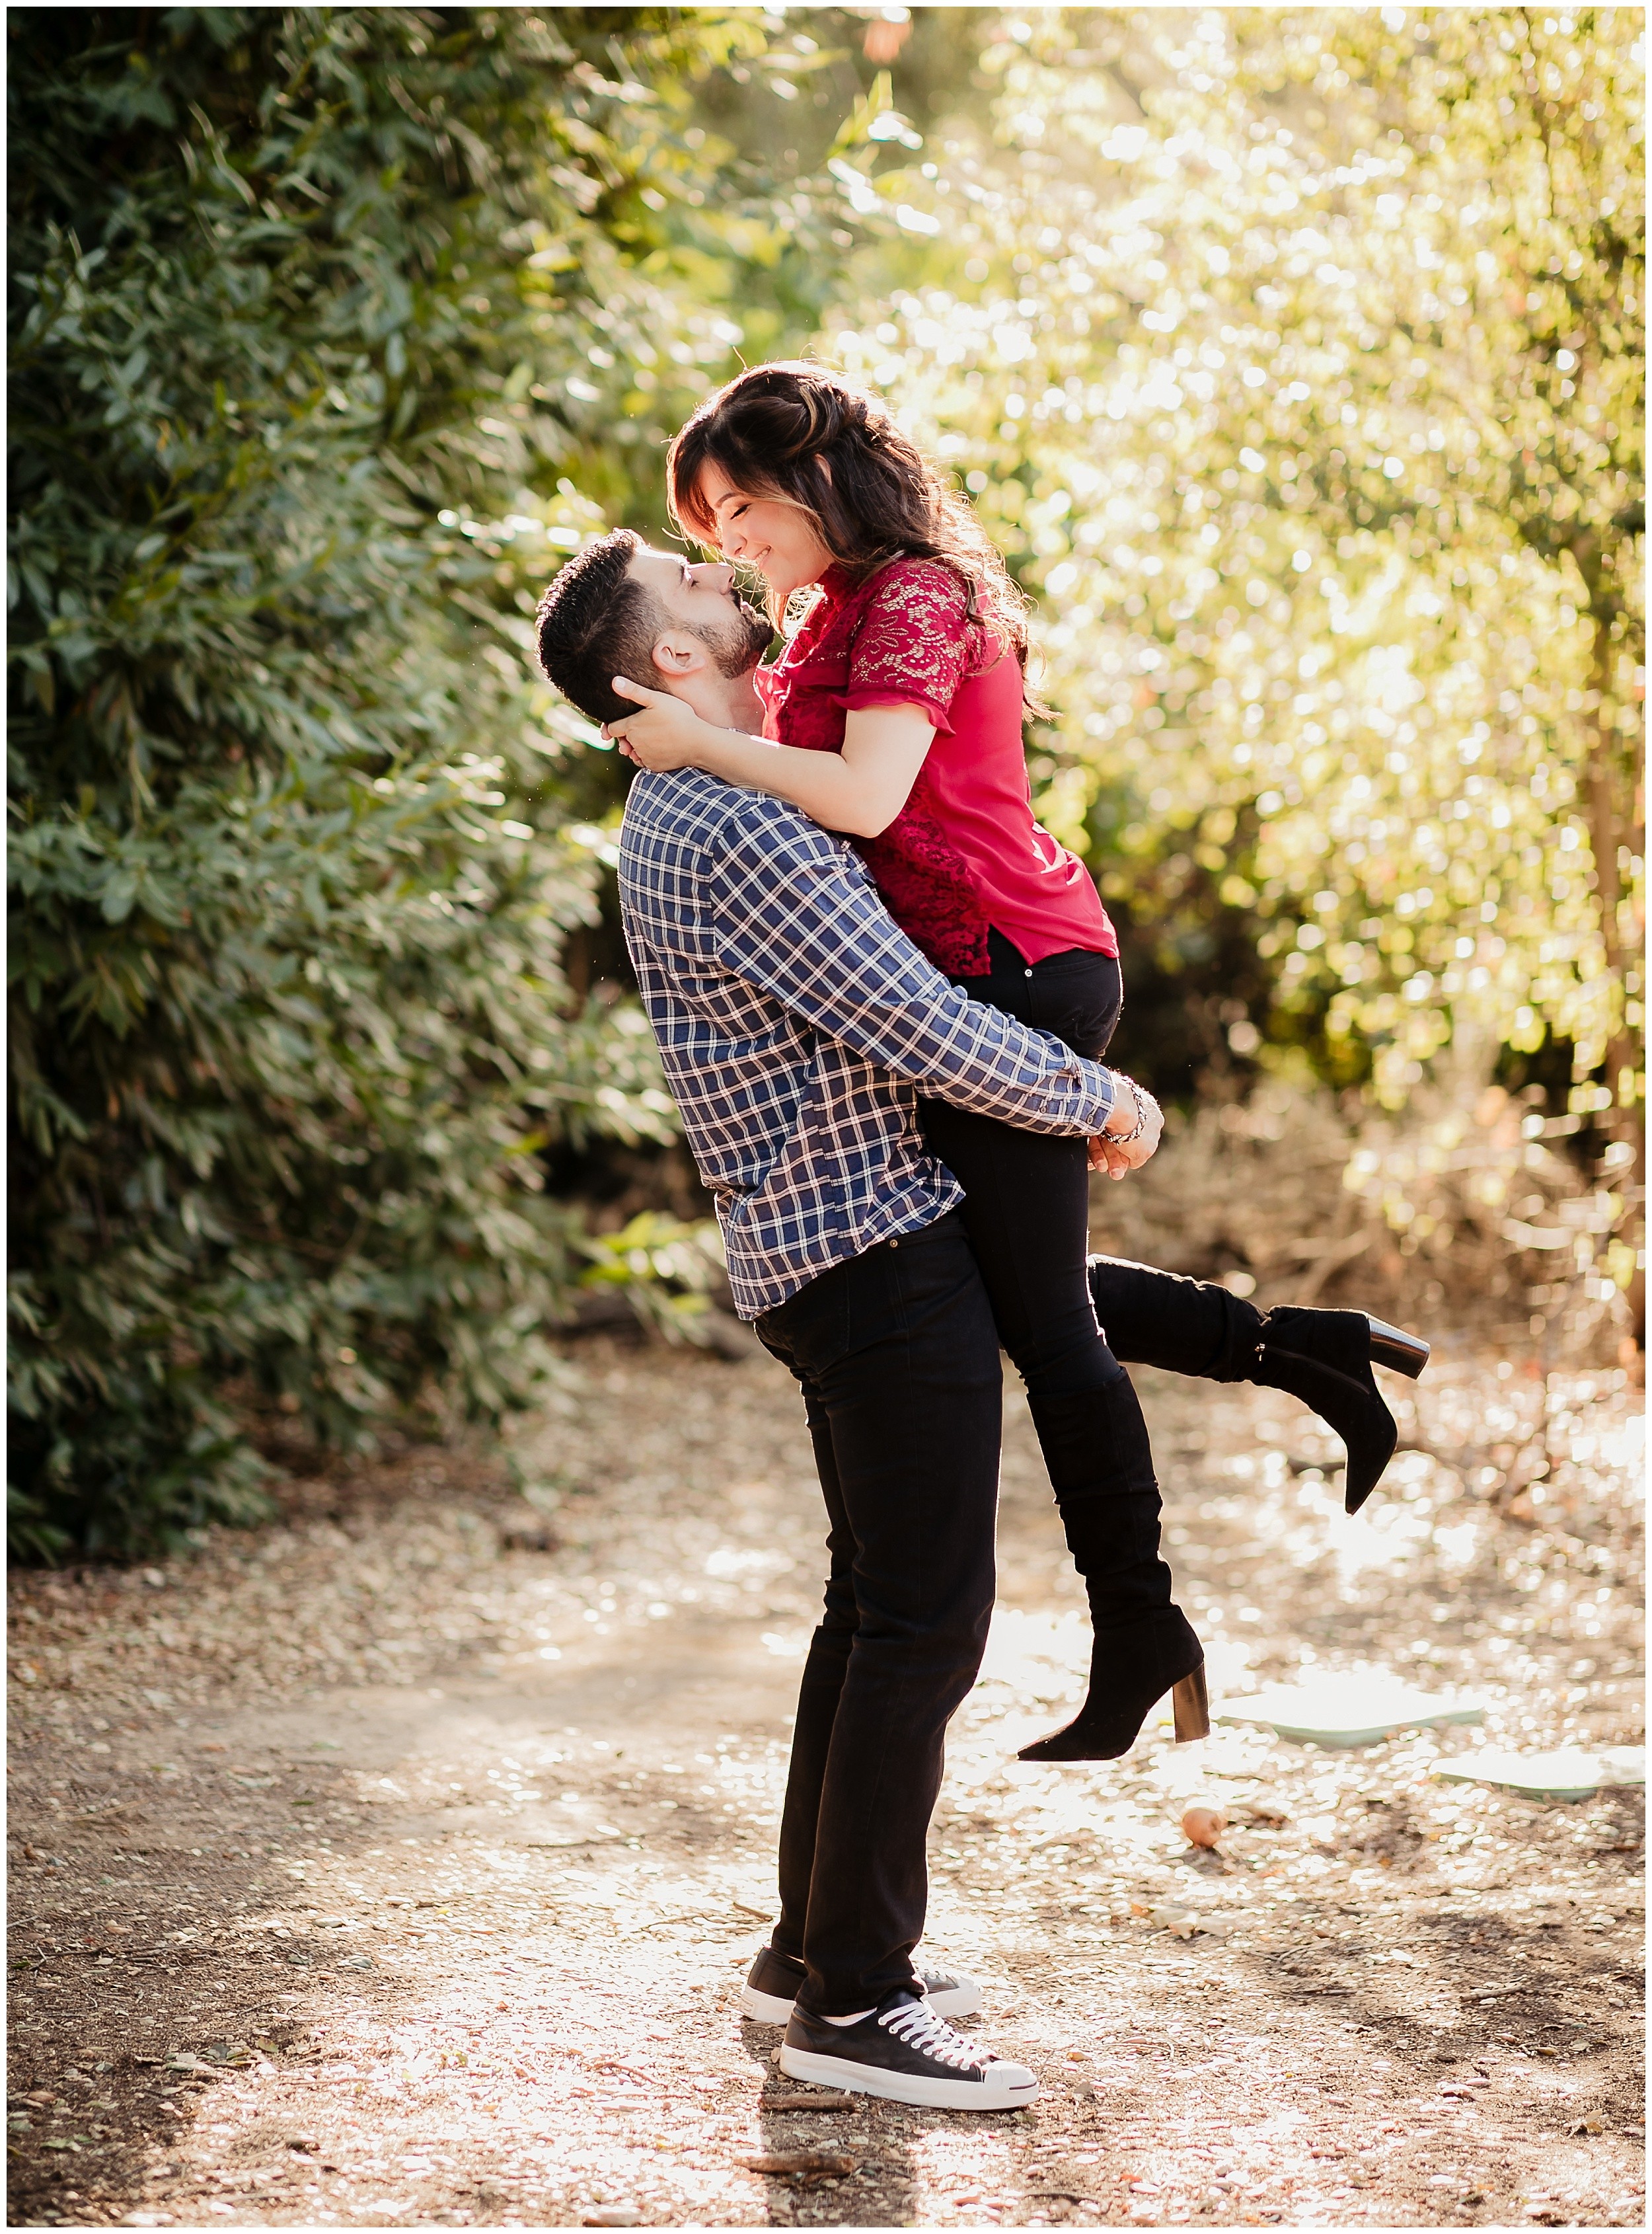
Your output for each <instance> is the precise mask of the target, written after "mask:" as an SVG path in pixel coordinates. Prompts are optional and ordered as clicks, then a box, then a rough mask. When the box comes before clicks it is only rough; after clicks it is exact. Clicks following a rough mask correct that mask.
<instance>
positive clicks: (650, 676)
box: [538, 527, 670, 722]
mask: <svg viewBox="0 0 1652 2234" xmlns="http://www.w3.org/2000/svg"><path fill="white" fill-rule="evenodd" d="M642 547H643V545H642V541H641V539H640V538H639V537H637V536H635V535H633V534H632V533H631V531H630V528H629V527H617V528H616V529H615V530H614V532H613V533H612V534H611V535H604V536H602V537H600V538H599V539H598V540H597V542H595V543H588V544H587V545H585V548H584V550H583V551H582V552H579V554H578V557H577V558H573V559H569V561H568V563H567V565H565V567H563V569H562V570H561V572H559V573H558V575H557V577H556V578H555V579H554V581H552V585H551V586H550V588H549V589H548V590H547V591H545V595H544V596H543V597H542V598H540V600H539V616H538V619H539V664H540V666H541V667H543V668H544V670H545V674H546V675H547V676H549V677H550V679H551V681H552V683H555V684H556V686H557V689H558V690H560V691H561V693H562V695H563V696H564V697H565V698H571V700H572V701H573V702H574V704H575V705H576V706H577V707H578V709H579V710H580V712H581V713H582V714H588V715H590V716H591V720H592V721H593V722H620V721H623V720H624V717H625V716H626V715H627V714H634V713H636V711H637V700H636V699H635V698H622V697H621V696H619V694H618V692H617V690H616V689H614V687H613V677H614V676H616V675H629V676H630V678H631V680H632V681H633V682H634V683H643V685H644V686H645V687H650V688H651V687H652V685H653V683H654V680H655V676H654V647H655V645H656V643H658V642H659V640H660V637H662V636H663V634H664V632H665V630H666V629H667V628H668V627H669V625H670V617H669V614H668V613H667V612H666V611H665V609H664V607H663V605H662V604H660V601H659V599H658V598H656V597H655V596H654V594H653V592H652V591H650V590H646V589H644V588H643V585H642V584H641V583H640V582H638V581H636V580H634V579H633V578H632V577H631V575H630V571H629V570H630V563H631V560H632V559H633V558H634V557H635V556H636V554H637V552H639V551H640V550H641V549H642Z"/></svg>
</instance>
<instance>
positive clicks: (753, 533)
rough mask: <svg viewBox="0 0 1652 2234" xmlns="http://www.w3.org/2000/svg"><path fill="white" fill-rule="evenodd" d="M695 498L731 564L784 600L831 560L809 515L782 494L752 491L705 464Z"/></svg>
mask: <svg viewBox="0 0 1652 2234" xmlns="http://www.w3.org/2000/svg"><path fill="white" fill-rule="evenodd" d="M698 493H699V497H700V501H701V503H702V505H703V506H704V508H705V511H706V513H707V514H708V516H709V518H710V519H712V520H713V521H715V537H716V543H717V548H718V549H719V550H720V551H721V552H722V555H723V557H724V558H725V559H728V561H729V562H730V563H731V564H732V565H740V566H749V567H752V568H753V569H754V571H755V572H758V573H759V574H761V576H762V578H763V581H764V584H765V585H766V586H767V590H768V591H769V594H770V596H771V597H774V598H780V599H781V600H784V599H785V598H789V597H790V596H791V594H792V592H793V590H801V589H803V588H806V586H807V585H808V584H809V583H811V582H818V581H819V578H820V577H821V575H822V574H824V573H825V572H826V568H827V567H828V566H829V565H831V564H832V553H831V552H830V551H828V550H827V548H826V545H825V544H824V543H823V542H822V541H821V539H820V537H819V533H818V532H817V530H816V527H815V523H814V519H813V515H812V514H811V513H808V512H806V510H805V509H804V507H803V506H801V505H800V504H794V503H793V502H792V501H791V500H789V499H787V498H784V497H767V496H754V495H751V494H749V493H748V492H746V491H745V490H743V489H738V488H736V487H735V485H734V483H733V482H732V481H731V480H729V479H728V475H727V474H725V473H724V472H723V470H722V467H720V466H717V465H715V464H708V465H707V466H706V467H705V469H704V471H703V472H702V474H701V476H700V482H699V490H698Z"/></svg>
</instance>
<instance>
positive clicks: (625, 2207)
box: [579, 2203, 643, 2226]
mask: <svg viewBox="0 0 1652 2234" xmlns="http://www.w3.org/2000/svg"><path fill="white" fill-rule="evenodd" d="M642 2223H643V2214H642V2212H641V2211H639V2210H637V2206H636V2205H634V2204H630V2203H610V2204H604V2205H603V2207H602V2209H601V2210H599V2211H586V2212H585V2213H584V2216H583V2217H582V2218H581V2219H580V2221H579V2224H581V2225H582V2226H640V2225H641V2224H642Z"/></svg>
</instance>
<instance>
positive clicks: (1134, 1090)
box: [1090, 1074, 1165, 1179]
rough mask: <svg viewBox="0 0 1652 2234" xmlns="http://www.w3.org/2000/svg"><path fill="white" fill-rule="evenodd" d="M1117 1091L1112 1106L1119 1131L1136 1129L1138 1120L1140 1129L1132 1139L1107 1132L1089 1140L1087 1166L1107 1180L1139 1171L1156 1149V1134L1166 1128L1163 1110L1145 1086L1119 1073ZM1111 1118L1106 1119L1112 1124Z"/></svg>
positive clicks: (1157, 1139) (1127, 1131)
mask: <svg viewBox="0 0 1652 2234" xmlns="http://www.w3.org/2000/svg"><path fill="white" fill-rule="evenodd" d="M1118 1082H1119V1086H1120V1089H1121V1090H1120V1095H1119V1098H1118V1100H1117V1101H1114V1103H1113V1118H1117V1119H1118V1120H1119V1130H1120V1132H1121V1133H1129V1132H1133V1131H1135V1128H1136V1124H1137V1120H1138V1118H1139V1120H1140V1127H1141V1129H1140V1130H1139V1132H1137V1133H1136V1137H1135V1139H1134V1140H1116V1139H1114V1138H1113V1134H1112V1133H1108V1132H1103V1133H1097V1134H1096V1135H1095V1136H1094V1138H1093V1139H1092V1140H1091V1142H1090V1168H1091V1170H1092V1171H1097V1172H1105V1173H1107V1177H1108V1178H1109V1179H1124V1178H1126V1177H1127V1176H1128V1174H1129V1173H1132V1172H1139V1170H1140V1169H1141V1167H1142V1166H1143V1165H1144V1164H1145V1163H1146V1162H1148V1161H1149V1160H1150V1159H1151V1158H1152V1155H1153V1154H1154V1153H1155V1152H1156V1151H1157V1149H1158V1146H1159V1135H1160V1134H1161V1133H1163V1131H1164V1129H1165V1113H1164V1111H1163V1110H1162V1109H1161V1108H1160V1107H1159V1104H1158V1103H1157V1102H1156V1101H1154V1100H1153V1098H1152V1094H1149V1093H1148V1091H1147V1089H1146V1087H1145V1086H1138V1085H1137V1084H1136V1082H1135V1081H1134V1079H1133V1078H1126V1077H1125V1076H1123V1075H1122V1074H1118ZM1112 1121H1113V1119H1112V1118H1109V1120H1108V1122H1109V1124H1111V1122H1112Z"/></svg>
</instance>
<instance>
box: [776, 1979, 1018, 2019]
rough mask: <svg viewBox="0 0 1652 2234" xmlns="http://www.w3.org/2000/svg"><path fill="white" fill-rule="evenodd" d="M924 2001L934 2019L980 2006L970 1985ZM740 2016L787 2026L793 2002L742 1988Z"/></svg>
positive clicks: (971, 2011)
mask: <svg viewBox="0 0 1652 2234" xmlns="http://www.w3.org/2000/svg"><path fill="white" fill-rule="evenodd" d="M926 1999H927V2000H928V2002H929V2005H930V2009H933V2010H934V2012H935V2014H936V2015H937V2017H949V2018H950V2017H972V2016H974V2015H976V2013H977V2012H978V2011H979V2009H980V2007H981V1994H980V1989H979V1988H977V1987H976V1986H973V1985H969V1984H965V1985H960V1986H953V1987H951V1988H950V1989H949V1990H948V1991H946V1992H944V1993H940V1994H930V1995H929V1996H926ZM740 2014H741V2016H743V2017H747V2018H749V2020H750V2021H751V2022H752V2023H753V2024H766V2025H783V2024H790V2022H792V2003H791V2002H783V2001H782V2000H781V1999H780V1996H779V1995H778V1994H760V1993H759V1992H758V1990H757V1989H756V1987H755V1986H742V1987H741V1993H740Z"/></svg>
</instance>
